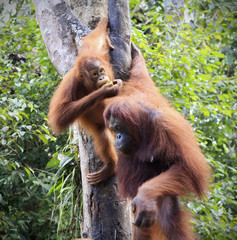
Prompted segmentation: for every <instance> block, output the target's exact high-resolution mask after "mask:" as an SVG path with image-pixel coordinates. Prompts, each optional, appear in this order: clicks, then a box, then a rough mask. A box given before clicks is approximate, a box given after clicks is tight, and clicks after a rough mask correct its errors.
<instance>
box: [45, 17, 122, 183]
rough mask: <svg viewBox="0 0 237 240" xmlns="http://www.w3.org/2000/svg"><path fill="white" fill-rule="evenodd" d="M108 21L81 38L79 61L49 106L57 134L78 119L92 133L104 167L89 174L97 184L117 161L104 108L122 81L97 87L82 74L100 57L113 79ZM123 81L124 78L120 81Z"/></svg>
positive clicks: (66, 76) (108, 74)
mask: <svg viewBox="0 0 237 240" xmlns="http://www.w3.org/2000/svg"><path fill="white" fill-rule="evenodd" d="M107 25H108V20H107V19H102V20H101V21H100V23H99V24H98V26H97V27H96V29H95V30H94V31H92V32H91V33H90V34H89V35H88V36H86V37H84V38H83V39H82V47H81V49H80V52H79V55H78V57H77V60H76V62H75V64H74V66H73V67H72V69H71V70H70V71H69V72H68V73H67V74H66V75H65V77H64V78H63V80H62V82H61V83H60V84H59V86H58V88H57V89H56V91H55V93H54V95H53V97H52V99H51V102H50V105H49V113H48V119H49V125H50V127H51V128H52V129H53V131H54V132H55V133H56V134H59V133H60V132H61V131H64V130H65V129H67V128H68V127H69V125H70V124H72V123H73V122H74V121H78V123H80V124H81V125H82V126H83V128H84V129H86V130H87V132H88V133H89V134H90V135H92V136H93V138H94V145H95V150H96V152H97V153H98V155H99V157H100V158H101V160H102V161H103V162H104V166H103V167H102V169H101V170H99V171H98V172H96V173H92V174H90V175H89V176H88V180H89V181H90V182H91V183H92V184H98V183H99V182H101V181H104V180H105V179H107V178H108V177H109V176H110V175H112V174H113V173H114V166H115V163H116V161H117V155H116V152H115V149H114V147H113V145H112V143H111V141H110V140H109V137H108V131H107V130H106V129H105V124H104V120H103V111H104V108H105V102H104V99H105V98H110V97H113V96H115V95H117V94H118V90H119V86H120V85H119V84H115V85H113V86H107V85H106V86H102V87H101V88H99V89H97V88H96V87H95V83H94V82H93V81H91V79H86V78H83V77H82V73H83V71H84V70H85V64H86V62H87V61H88V59H92V61H93V60H99V61H100V62H101V63H102V66H103V67H104V69H105V72H106V74H107V76H108V77H109V79H110V80H113V79H114V76H113V72H112V68H111V65H110V57H109V50H110V48H111V44H110V42H109V38H108V34H107ZM120 81H121V80H120Z"/></svg>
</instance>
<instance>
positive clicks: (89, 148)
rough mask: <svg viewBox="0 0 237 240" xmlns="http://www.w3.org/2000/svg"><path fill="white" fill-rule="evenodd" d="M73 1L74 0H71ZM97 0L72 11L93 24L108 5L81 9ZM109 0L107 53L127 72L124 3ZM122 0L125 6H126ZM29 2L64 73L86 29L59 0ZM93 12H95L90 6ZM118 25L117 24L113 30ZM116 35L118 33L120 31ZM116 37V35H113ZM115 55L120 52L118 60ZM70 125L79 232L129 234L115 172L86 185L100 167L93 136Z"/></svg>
mask: <svg viewBox="0 0 237 240" xmlns="http://www.w3.org/2000/svg"><path fill="white" fill-rule="evenodd" d="M69 2H72V0H71V1H70V0H69ZM74 2H76V1H75V0H74ZM89 2H90V4H92V3H94V5H90V7H89V8H88V5H87V3H89ZM96 2H97V1H93V0H91V1H89V0H88V1H82V0H81V1H77V3H78V4H77V5H74V10H75V13H76V14H78V16H79V17H80V16H81V17H82V18H83V22H84V23H87V24H89V23H90V25H93V23H94V22H95V19H96V21H98V19H100V18H101V17H104V16H105V15H104V14H106V13H107V8H108V7H107V5H105V3H104V2H103V8H104V10H103V11H102V10H100V11H97V14H98V15H95V13H94V15H93V16H90V15H86V14H80V13H85V12H86V8H87V9H90V8H94V7H95V8H96V7H98V3H97V4H96ZM99 2H100V1H99ZM109 2H110V4H114V5H113V6H112V8H110V11H111V14H110V18H111V16H114V13H116V16H117V17H118V19H119V20H116V19H113V21H111V22H113V26H111V29H112V30H111V35H112V36H113V45H114V47H115V49H116V51H115V53H111V61H112V62H113V65H114V66H117V67H115V71H116V75H117V76H118V75H119V76H125V74H124V73H126V71H127V69H129V68H130V65H131V57H130V19H129V10H128V2H127V1H124V0H120V1H114V0H109ZM125 2H126V5H124V3H125ZM33 3H34V5H35V9H36V15H37V21H38V23H39V26H40V29H41V33H42V36H43V40H44V42H45V45H46V48H47V51H48V54H49V58H50V60H51V61H52V63H53V64H54V66H55V68H56V69H57V70H58V72H59V73H60V74H61V75H64V74H65V73H66V72H67V71H68V70H69V69H70V68H71V67H72V65H73V63H74V61H75V59H76V56H77V53H78V51H80V47H79V46H80V39H81V38H82V37H83V36H85V35H87V34H88V33H89V32H90V29H89V28H88V27H86V26H85V25H84V24H82V22H81V21H79V20H78V19H77V17H76V16H75V15H74V14H73V13H72V12H71V11H70V10H69V8H68V7H67V4H65V2H64V1H63V0H41V1H39V0H33ZM83 3H85V4H83ZM70 4H72V3H70ZM76 6H77V7H76ZM100 7H101V6H100ZM112 11H113V12H112ZM91 13H92V14H93V11H92V12H91ZM122 21H123V23H122ZM127 21H128V23H129V24H128V23H126V25H125V22H127ZM93 27H94V26H93ZM116 29H118V31H117V32H116ZM123 33H124V34H123ZM120 34H121V35H122V37H120V36H119V35H120ZM116 37H118V38H119V39H118V40H117V39H116ZM118 49H120V50H121V51H122V52H123V55H121V53H120V52H119V51H120V50H118ZM119 56H122V57H121V59H120V58H119ZM126 56H127V57H126ZM120 67H121V68H120ZM120 73H122V74H120ZM73 128H74V136H75V137H77V138H78V139H79V150H80V160H81V172H82V185H83V215H84V224H83V225H84V226H83V237H89V238H93V239H95V240H113V239H114V240H115V239H116V240H124V239H126V240H129V239H131V235H132V234H131V231H132V230H131V229H132V227H131V215H130V212H131V211H130V203H128V202H127V201H121V199H119V197H118V196H117V181H116V178H115V177H113V178H110V179H108V180H107V181H105V182H104V183H102V184H100V185H99V186H91V185H90V184H88V182H87V179H86V176H87V174H88V172H95V171H96V170H98V169H99V167H100V166H101V161H100V160H99V158H98V157H97V156H96V154H95V152H94V148H93V142H92V139H91V138H88V137H87V136H86V134H85V133H84V131H80V132H79V131H78V128H77V126H76V127H75V125H74V127H73Z"/></svg>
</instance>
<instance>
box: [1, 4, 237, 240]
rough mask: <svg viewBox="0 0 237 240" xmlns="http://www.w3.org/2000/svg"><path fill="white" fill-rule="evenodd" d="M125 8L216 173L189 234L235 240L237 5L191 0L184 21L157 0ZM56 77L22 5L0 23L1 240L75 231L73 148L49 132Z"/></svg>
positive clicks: (154, 72) (156, 75) (31, 15)
mask: <svg viewBox="0 0 237 240" xmlns="http://www.w3.org/2000/svg"><path fill="white" fill-rule="evenodd" d="M130 7H131V18H132V26H133V27H132V32H133V42H134V43H136V44H137V45H138V46H139V47H140V48H141V49H142V51H143V54H144V56H145V58H146V60H147V65H148V68H149V71H150V74H151V76H152V78H153V79H154V81H155V82H156V83H157V86H158V88H159V91H160V92H162V93H163V94H164V95H165V96H166V97H168V98H169V99H170V101H171V102H172V104H173V105H174V106H175V108H176V109H177V110H178V111H180V112H182V113H183V114H184V115H185V116H186V118H187V119H189V121H190V122H191V124H192V126H193V127H194V129H195V130H196V133H197V135H198V138H199V143H200V146H201V148H202V150H203V152H204V154H205V156H206V159H207V161H208V162H209V163H210V165H211V167H212V170H213V174H212V175H213V181H212V184H211V189H210V192H209V195H208V197H207V199H206V201H200V200H195V201H192V202H190V201H189V202H187V203H186V205H187V206H188V208H189V209H190V210H191V211H192V212H193V213H194V215H195V217H196V218H195V219H194V227H195V231H196V232H197V233H198V234H199V235H200V238H201V239H205V240H209V239H210V240H211V239H217V240H219V239H224V240H225V239H229V240H232V239H236V237H237V199H236V196H237V170H236V167H237V161H236V149H237V146H236V145H237V143H236V138H237V131H236V105H237V104H236V96H237V95H236V84H237V73H236V64H237V62H236V58H237V54H236V53H237V36H236V28H237V6H236V3H235V1H231V0H228V1H218V0H213V1H209V0H204V1H201V0H195V1H191V0H190V1H187V2H186V5H185V7H184V8H183V9H182V11H183V12H185V13H186V12H187V11H188V15H189V16H192V20H191V21H190V22H189V23H185V17H184V18H183V17H180V18H178V19H177V18H174V16H173V17H172V16H167V15H165V14H164V5H163V2H161V1H155V0H150V1H148V0H147V1H138V0H131V1H130ZM3 8H4V4H3V3H0V12H1V13H3ZM177 22H178V24H177ZM60 79H61V78H60V76H59V75H58V74H57V72H56V71H55V69H54V67H53V66H52V64H51V63H50V61H49V59H48V56H47V52H46V49H45V46H44V44H43V40H42V38H41V34H40V31H39V28H38V25H37V23H36V20H35V12H34V8H33V5H32V4H31V2H30V1H28V0H25V1H24V0H22V1H18V2H17V5H16V11H14V12H10V19H9V20H7V19H6V18H5V17H4V15H2V18H1V22H0V93H1V94H0V124H1V125H0V126H1V128H0V137H1V140H0V239H72V238H73V237H78V236H79V234H80V228H79V225H80V221H81V213H80V209H81V204H82V203H81V201H80V196H81V187H80V186H81V185H80V169H79V154H78V150H77V147H76V144H75V143H73V142H71V141H70V139H71V136H70V132H69V133H68V134H66V135H65V134H64V135H62V136H60V137H57V138H55V136H53V135H52V134H51V132H50V130H49V129H48V126H47V111H48V110H47V108H48V103H49V99H50V97H51V96H52V93H53V91H54V89H55V87H56V86H57V84H58V83H59V81H60Z"/></svg>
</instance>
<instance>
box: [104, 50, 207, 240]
mask: <svg viewBox="0 0 237 240" xmlns="http://www.w3.org/2000/svg"><path fill="white" fill-rule="evenodd" d="M104 119H105V121H106V126H107V127H108V128H109V129H110V130H111V131H112V132H113V133H114V135H115V147H116V149H117V154H118V163H117V167H116V173H117V176H118V182H119V193H120V195H121V196H123V197H128V198H131V199H133V201H132V207H133V212H134V215H135V221H134V225H135V229H134V239H135V240H161V239H169V240H191V239H194V235H193V233H192V231H191V229H190V223H189V220H190V218H189V214H188V212H186V211H185V210H183V209H181V207H180V205H179V200H178V197H179V196H186V195H189V194H190V193H191V194H192V193H194V194H196V195H197V196H199V197H202V196H204V195H205V192H206V190H207V186H208V182H209V178H210V169H209V166H208V164H207V163H206V162H205V160H204V157H203V155H202V152H201V150H200V148H199V146H198V144H197V141H196V139H195V136H194V132H193V130H192V128H191V126H190V124H189V122H188V121H187V120H185V119H184V117H183V116H182V115H181V114H180V113H178V112H177V111H175V109H174V108H173V107H171V106H170V104H169V103H168V101H167V100H166V99H165V98H164V97H163V96H162V95H161V94H160V93H159V92H157V89H156V87H155V85H154V83H153V81H152V79H151V78H150V77H149V74H148V71H147V68H146V65H145V61H144V59H143V57H142V55H141V54H140V53H139V52H138V51H137V50H136V49H135V48H133V65H132V69H131V76H130V79H129V80H128V82H124V83H123V86H122V88H121V90H120V94H119V96H116V97H115V98H114V99H113V101H111V102H110V103H109V104H108V106H107V107H106V109H105V112H104Z"/></svg>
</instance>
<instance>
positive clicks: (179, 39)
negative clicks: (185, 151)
mask: <svg viewBox="0 0 237 240" xmlns="http://www.w3.org/2000/svg"><path fill="white" fill-rule="evenodd" d="M148 2H149V1H148ZM130 4H131V6H132V7H134V8H132V11H131V12H132V21H133V26H134V27H133V41H134V42H135V43H136V44H137V45H138V46H139V47H140V48H141V49H142V51H143V54H144V56H145V58H146V60H147V64H148V67H149V71H150V74H151V76H152V77H153V79H154V81H155V82H156V83H157V85H158V86H159V89H160V91H161V92H162V93H163V94H164V95H166V96H167V97H168V98H169V99H170V100H171V101H172V104H173V105H174V106H175V108H176V109H177V110H178V111H180V112H182V113H183V114H184V115H185V116H186V117H187V118H188V119H189V120H190V122H191V124H192V125H193V127H194V129H195V130H196V132H197V135H198V137H199V142H200V146H201V147H202V149H203V152H204V154H205V156H206V158H207V161H208V162H209V163H210V165H211V166H212V169H213V183H212V186H211V191H210V195H209V196H208V199H207V201H204V202H202V201H196V202H194V203H189V204H188V207H189V208H191V210H192V211H193V212H194V214H195V216H196V217H197V219H196V220H195V224H196V230H197V232H198V234H199V235H200V237H201V239H206V240H209V239H235V238H236V236H237V227H236V226H237V211H236V209H237V208H236V205H237V199H236V196H237V187H236V186H237V171H236V168H237V161H236V149H237V144H236V137H237V131H236V128H237V127H236V126H237V125H236V117H237V115H236V112H237V111H236V96H237V95H236V84H237V73H236V69H235V67H236V64H237V61H236V58H237V55H236V52H237V44H236V43H237V42H236V39H237V36H236V35H237V34H236V26H237V9H236V5H235V4H234V1H225V2H219V1H189V2H187V6H186V9H188V10H189V14H190V15H192V14H193V15H192V16H193V17H194V18H193V21H191V22H188V23H185V21H184V19H183V17H180V19H179V20H178V24H177V22H176V21H175V20H174V19H176V20H177V18H173V17H172V16H165V15H164V8H163V6H162V5H157V6H154V7H153V8H149V6H148V4H147V3H146V1H142V2H140V3H139V1H131V2H130ZM138 4H139V5H138ZM233 9H235V12H234V11H233ZM182 10H184V9H182Z"/></svg>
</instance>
